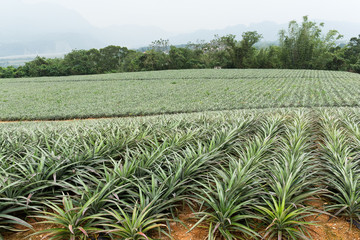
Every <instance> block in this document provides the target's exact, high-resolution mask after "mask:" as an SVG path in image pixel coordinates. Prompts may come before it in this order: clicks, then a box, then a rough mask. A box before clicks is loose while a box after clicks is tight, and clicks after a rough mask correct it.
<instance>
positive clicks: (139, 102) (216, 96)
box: [0, 69, 360, 120]
mask: <svg viewBox="0 0 360 240" xmlns="http://www.w3.org/2000/svg"><path fill="white" fill-rule="evenodd" d="M359 80H360V75H359V74H353V73H347V72H332V71H319V70H251V69H249V70H246V69H245V70H240V69H236V70H230V69H228V70H225V69H224V70H172V71H159V72H140V73H118V74H105V75H92V76H71V77H52V78H49V77H44V78H25V79H1V80H0V120H36V119H37V120H41V119H42V120H44V119H48V120H51V119H53V120H54V119H74V118H98V117H116V116H118V117H120V116H134V115H153V114H163V113H185V112H202V111H216V110H234V109H252V108H272V107H282V108H287V107H356V106H359V103H360V81H359Z"/></svg>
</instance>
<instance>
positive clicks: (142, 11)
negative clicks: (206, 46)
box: [2, 0, 360, 34]
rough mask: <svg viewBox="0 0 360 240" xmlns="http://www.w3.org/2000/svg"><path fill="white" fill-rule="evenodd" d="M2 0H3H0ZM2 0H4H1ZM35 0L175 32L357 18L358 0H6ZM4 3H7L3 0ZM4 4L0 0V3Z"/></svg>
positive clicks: (112, 21) (28, 0)
mask: <svg viewBox="0 0 360 240" xmlns="http://www.w3.org/2000/svg"><path fill="white" fill-rule="evenodd" d="M3 1H4V0H3ZM5 1H6V0H5ZM10 1H11V2H16V1H18V2H20V3H21V4H28V5H34V4H37V3H50V4H56V5H61V6H63V7H66V8H68V9H71V10H74V11H76V12H78V13H79V14H81V16H82V17H84V18H85V19H86V20H87V21H89V22H90V23H91V24H92V25H93V26H96V27H109V26H113V25H139V26H154V27H159V28H161V29H163V30H165V31H168V32H171V33H174V34H180V33H190V32H192V31H196V30H199V29H211V30H214V29H219V28H225V27H227V26H231V25H236V24H245V25H249V24H251V23H257V22H263V21H271V22H275V23H286V22H289V21H290V20H299V21H300V20H301V18H302V16H305V15H309V16H310V17H312V18H314V19H323V20H326V21H343V22H352V23H360V17H359V15H358V9H360V1H355V0H343V1H341V3H339V1H335V0H327V1H323V0H320V1H319V0H318V1H313V0H302V1H298V0H296V1H295V0H273V1H268V0H254V1H246V2H245V1H236V0H223V1H221V2H219V1H216V0H206V1H205V0H182V1H177V0H170V1H169V0H151V1H149V0H131V1H129V0H122V1H118V0H103V1H101V2H100V1H98V0H10ZM5 5H6V3H5ZM2 7H4V5H3V6H2Z"/></svg>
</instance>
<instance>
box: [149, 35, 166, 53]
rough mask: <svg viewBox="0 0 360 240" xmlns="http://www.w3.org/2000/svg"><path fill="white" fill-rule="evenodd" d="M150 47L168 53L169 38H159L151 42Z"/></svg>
mask: <svg viewBox="0 0 360 240" xmlns="http://www.w3.org/2000/svg"><path fill="white" fill-rule="evenodd" d="M149 48H150V50H154V51H155V52H163V53H167V52H168V51H169V39H162V38H160V39H159V40H155V41H153V42H152V43H151V44H150V46H149Z"/></svg>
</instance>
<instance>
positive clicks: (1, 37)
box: [0, 0, 360, 57]
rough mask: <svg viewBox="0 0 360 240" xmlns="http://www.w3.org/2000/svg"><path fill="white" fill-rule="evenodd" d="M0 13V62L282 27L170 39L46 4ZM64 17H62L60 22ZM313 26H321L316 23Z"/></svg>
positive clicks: (352, 31)
mask: <svg viewBox="0 0 360 240" xmlns="http://www.w3.org/2000/svg"><path fill="white" fill-rule="evenodd" d="M19 2H20V0H13V2H12V5H7V8H1V9H0V22H2V23H6V24H1V25H0V57H1V56H11V55H28V54H39V55H41V54H49V53H64V52H69V51H71V50H73V49H90V48H101V47H105V46H107V45H110V44H114V45H119V46H126V47H128V48H139V47H143V46H148V45H149V44H150V43H151V42H152V41H154V40H157V39H160V38H162V39H169V40H170V44H174V45H179V44H185V43H187V42H190V41H191V42H196V41H197V40H205V41H209V40H211V39H213V38H214V35H215V34H218V35H220V36H222V35H226V34H234V35H237V36H238V37H239V38H240V37H241V34H242V33H243V32H245V31H258V32H259V33H260V34H262V35H263V40H264V41H268V42H271V41H276V40H277V38H278V32H279V30H280V29H284V28H285V29H286V28H287V23H284V24H278V23H274V22H269V21H267V22H260V23H254V24H251V25H249V26H247V25H243V24H238V25H234V26H229V27H226V28H224V29H215V30H198V31H195V32H191V33H186V34H178V35H175V34H173V33H169V32H167V31H164V30H162V29H161V28H158V27H153V26H136V25H116V23H114V26H111V27H107V28H96V27H94V26H92V25H91V24H90V23H89V22H88V21H87V20H86V19H85V18H83V17H82V16H81V15H80V14H79V13H77V12H76V11H73V10H70V9H67V8H64V7H61V6H58V5H55V4H50V3H38V4H33V5H24V4H18V3H19ZM64 16H66V17H64ZM317 22H321V21H320V20H319V21H317ZM329 29H337V30H339V32H340V33H341V34H343V35H345V39H350V38H351V37H355V36H357V35H358V34H360V31H359V30H358V29H360V23H342V22H326V23H325V28H324V30H325V31H327V30H329Z"/></svg>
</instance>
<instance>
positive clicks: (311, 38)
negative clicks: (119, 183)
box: [0, 16, 360, 78]
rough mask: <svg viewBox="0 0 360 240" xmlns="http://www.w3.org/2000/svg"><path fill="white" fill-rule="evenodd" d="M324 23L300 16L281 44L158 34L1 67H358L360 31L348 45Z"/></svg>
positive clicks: (42, 70) (75, 71) (51, 70)
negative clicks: (175, 39) (140, 41)
mask: <svg viewBox="0 0 360 240" xmlns="http://www.w3.org/2000/svg"><path fill="white" fill-rule="evenodd" d="M322 27H323V24H317V23H315V22H312V21H309V20H308V17H306V16H305V17H304V19H303V22H302V23H301V24H298V23H297V22H296V21H291V22H290V23H289V27H288V29H287V31H285V30H282V31H281V32H280V33H279V42H280V45H279V46H269V47H265V48H256V47H255V44H256V43H258V42H259V40H260V39H261V38H262V36H261V34H259V33H257V32H256V31H254V32H244V33H243V34H242V36H241V39H240V40H238V39H237V38H236V36H235V35H231V34H230V35H226V36H221V37H220V36H217V35H216V36H215V38H214V39H213V40H211V41H210V42H208V43H206V42H200V43H197V44H194V43H189V44H187V45H185V46H181V47H175V46H169V41H168V40H163V39H160V40H156V41H154V42H153V43H152V44H151V45H150V46H149V48H146V49H144V52H140V51H135V50H129V49H127V48H126V47H119V46H108V47H105V48H102V49H100V50H98V49H90V50H73V51H72V52H70V53H69V54H67V55H65V57H64V58H63V59H46V58H43V57H37V58H35V59H34V60H33V61H30V62H28V63H26V64H25V66H20V67H18V68H14V67H7V68H1V67H0V78H15V77H40V76H67V75H84V74H99V73H109V72H136V71H153V70H168V69H199V68H214V67H222V68H283V69H289V68H290V69H318V70H343V71H352V72H357V73H360V50H359V49H360V35H359V37H358V38H356V37H354V38H352V39H351V40H350V42H349V43H348V44H347V45H344V46H342V47H340V46H338V42H337V41H338V40H339V39H341V38H342V36H341V35H340V34H339V33H338V32H337V31H336V30H331V31H329V32H328V33H323V32H322Z"/></svg>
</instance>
